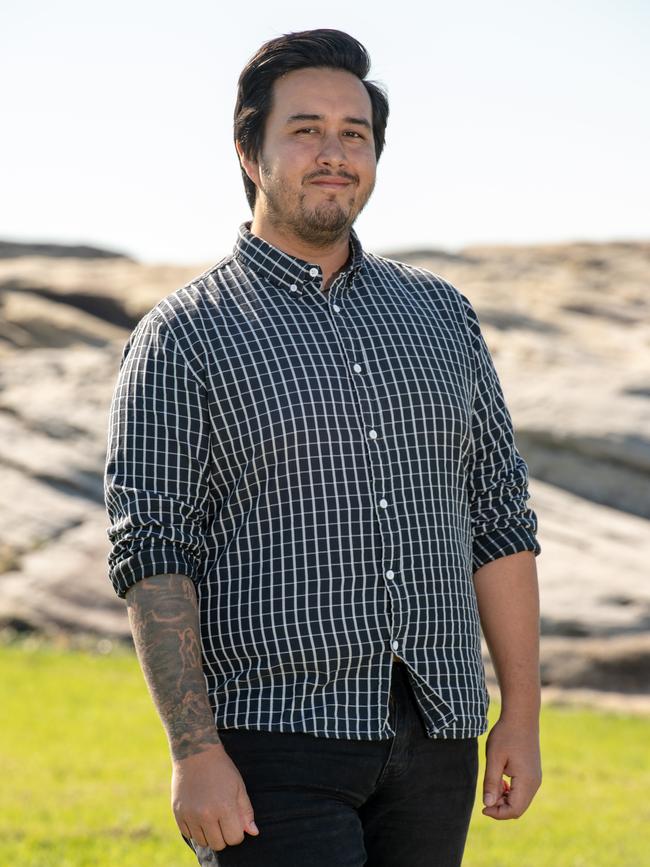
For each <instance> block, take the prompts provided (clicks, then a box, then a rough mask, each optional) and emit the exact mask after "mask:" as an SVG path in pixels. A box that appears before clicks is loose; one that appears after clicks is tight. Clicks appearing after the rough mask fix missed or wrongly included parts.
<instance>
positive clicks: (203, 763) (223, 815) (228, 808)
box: [172, 744, 259, 851]
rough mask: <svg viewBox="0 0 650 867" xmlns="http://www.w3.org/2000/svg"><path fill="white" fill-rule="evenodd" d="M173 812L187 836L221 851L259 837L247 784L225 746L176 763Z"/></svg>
mask: <svg viewBox="0 0 650 867" xmlns="http://www.w3.org/2000/svg"><path fill="white" fill-rule="evenodd" d="M172 766H173V773H172V811H173V813H174V818H175V819H176V824H177V825H178V827H179V829H180V832H181V834H183V836H185V837H188V838H191V839H192V840H194V842H195V843H198V845H199V846H209V847H210V848H211V849H215V850H217V851H220V850H221V849H225V848H226V846H235V845H237V844H238V843H241V842H242V840H243V839H244V831H247V832H248V833H249V834H255V835H256V834H259V830H258V828H257V825H256V824H255V822H254V821H253V806H252V804H251V802H250V800H249V797H248V793H247V791H246V786H245V785H244V781H243V779H242V777H241V774H240V773H239V770H238V769H237V766H236V765H235V763H234V762H233V761H232V759H231V758H230V756H229V755H228V753H227V752H226V750H225V747H224V746H223V744H213V745H211V746H210V747H209V748H208V749H206V750H203V751H202V752H200V753H196V754H195V755H193V756H187V757H186V758H183V759H175V760H174V761H173V765H172Z"/></svg>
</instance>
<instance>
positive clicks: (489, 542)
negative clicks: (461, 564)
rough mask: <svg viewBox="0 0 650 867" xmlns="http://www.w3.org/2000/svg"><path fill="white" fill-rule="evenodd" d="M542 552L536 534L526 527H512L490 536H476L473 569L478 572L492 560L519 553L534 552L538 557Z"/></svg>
mask: <svg viewBox="0 0 650 867" xmlns="http://www.w3.org/2000/svg"><path fill="white" fill-rule="evenodd" d="M541 550H542V547H541V545H540V544H539V542H538V540H537V537H536V536H535V534H534V533H532V532H531V531H530V530H527V529H526V528H525V527H511V528H509V529H507V530H497V531H496V532H492V533H490V534H489V535H485V536H475V537H474V544H473V551H472V569H473V571H474V572H476V570H477V569H480V568H481V566H484V565H485V564H486V563H490V562H491V561H492V560H498V559H499V557H507V556H508V555H509V554H517V553H519V551H532V552H533V553H534V554H535V556H536V557H537V555H538V554H539V553H540V552H541Z"/></svg>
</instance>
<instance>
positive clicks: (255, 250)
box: [233, 220, 364, 296]
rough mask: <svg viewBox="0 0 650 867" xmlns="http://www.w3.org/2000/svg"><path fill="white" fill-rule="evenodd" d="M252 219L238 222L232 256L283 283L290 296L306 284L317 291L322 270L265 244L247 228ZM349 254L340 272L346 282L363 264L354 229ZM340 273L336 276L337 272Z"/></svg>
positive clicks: (359, 243)
mask: <svg viewBox="0 0 650 867" xmlns="http://www.w3.org/2000/svg"><path fill="white" fill-rule="evenodd" d="M251 225H252V221H251V220H249V221H247V222H245V223H242V224H241V225H240V227H239V231H238V234H237V241H236V243H235V246H234V248H233V255H234V256H235V258H236V259H238V260H239V261H240V262H242V263H243V264H244V265H246V266H247V267H249V268H251V269H252V270H253V271H255V273H256V274H257V275H258V276H260V277H262V278H265V279H268V280H271V281H272V282H273V283H275V284H277V285H280V286H283V287H284V288H285V289H287V290H288V291H289V292H290V293H291V294H292V295H294V296H297V295H300V294H301V293H302V292H303V291H304V289H305V288H307V287H308V286H314V285H317V286H318V289H319V291H320V288H321V283H322V279H323V271H322V269H321V267H320V265H317V264H316V263H315V262H306V261H305V260H304V259H298V258H297V257H296V256H291V255H289V253H285V252H284V251H283V250H280V249H279V248H278V247H274V246H273V244H269V242H268V241H265V240H264V239H263V238H260V237H259V236H258V235H253V233H252V232H251V231H250V227H251ZM350 251H351V256H350V257H349V259H348V262H347V264H346V266H345V268H344V269H343V270H342V271H341V274H347V275H348V280H347V281H345V282H346V285H349V281H350V280H351V278H352V276H353V275H355V274H357V273H358V272H359V270H360V269H361V268H362V267H363V264H364V252H363V247H362V246H361V242H360V241H359V238H358V236H357V234H356V232H355V231H354V229H350ZM339 276H340V275H339Z"/></svg>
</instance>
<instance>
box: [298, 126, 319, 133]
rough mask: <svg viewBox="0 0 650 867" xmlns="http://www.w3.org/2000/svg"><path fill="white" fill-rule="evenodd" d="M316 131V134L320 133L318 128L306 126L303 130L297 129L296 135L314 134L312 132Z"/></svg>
mask: <svg viewBox="0 0 650 867" xmlns="http://www.w3.org/2000/svg"><path fill="white" fill-rule="evenodd" d="M314 130H315V131H316V132H318V130H316V127H315V126H305V127H303V128H302V129H297V130H296V133H300V132H312V131H314Z"/></svg>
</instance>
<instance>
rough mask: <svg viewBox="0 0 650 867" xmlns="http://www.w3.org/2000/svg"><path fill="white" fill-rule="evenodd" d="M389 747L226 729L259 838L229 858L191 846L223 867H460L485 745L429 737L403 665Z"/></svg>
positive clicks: (248, 838)
mask: <svg viewBox="0 0 650 867" xmlns="http://www.w3.org/2000/svg"><path fill="white" fill-rule="evenodd" d="M390 722H391V725H392V727H393V729H394V730H395V732H396V735H395V737H393V738H390V739H388V740H384V741H361V740H342V739H337V738H323V737H314V736H313V735H311V734H306V733H304V732H299V733H294V732H258V731H250V730H243V729H219V735H220V737H221V740H222V742H223V745H224V747H225V748H226V751H227V753H228V755H229V756H230V757H231V759H232V760H233V761H234V763H235V764H236V765H237V767H238V768H239V771H240V773H241V775H242V777H243V779H244V783H245V784H246V790H247V792H248V796H249V798H250V800H251V804H252V805H253V810H254V812H255V822H256V824H257V827H258V828H259V834H258V835H257V836H252V835H250V834H248V833H245V834H244V839H243V841H242V842H241V843H238V844H236V845H233V846H226V848H225V849H221V850H220V851H216V850H212V849H210V848H206V847H201V846H198V844H193V843H191V842H190V841H189V840H188V839H187V837H185V836H183V839H184V840H185V842H186V843H187V845H188V846H190V848H191V849H192V851H194V852H195V854H196V856H197V859H198V861H199V864H201V865H208V864H209V865H213V867H215V865H219V867H362V865H366V867H458V865H460V864H461V861H462V857H463V850H464V848H465V841H466V838H467V831H468V828H469V822H470V818H471V814H472V809H473V806H474V798H475V794H476V783H477V777H478V738H476V737H471V738H460V739H452V738H448V739H445V738H429V737H427V735H426V732H425V729H424V726H423V722H422V718H421V716H420V711H419V708H418V706H417V704H416V699H415V696H414V695H413V692H412V689H411V685H410V683H409V680H408V674H407V668H406V666H405V665H403V664H401V663H394V664H393V677H392V685H391V700H390Z"/></svg>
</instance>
